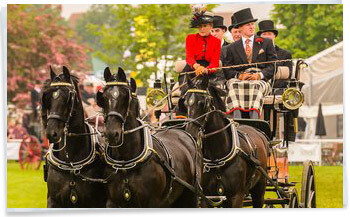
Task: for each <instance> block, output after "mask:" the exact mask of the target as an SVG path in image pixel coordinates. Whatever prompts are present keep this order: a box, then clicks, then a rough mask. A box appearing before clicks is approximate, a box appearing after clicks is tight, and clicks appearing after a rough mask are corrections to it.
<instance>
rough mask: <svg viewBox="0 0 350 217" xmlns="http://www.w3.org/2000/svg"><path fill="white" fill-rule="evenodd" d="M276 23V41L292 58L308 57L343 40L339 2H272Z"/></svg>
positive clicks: (341, 6) (341, 9) (273, 17)
mask: <svg viewBox="0 0 350 217" xmlns="http://www.w3.org/2000/svg"><path fill="white" fill-rule="evenodd" d="M272 19H273V20H274V21H275V23H276V24H277V25H278V27H280V26H281V28H279V29H278V30H279V34H278V37H277V39H276V44H278V45H279V46H281V47H282V48H283V49H287V50H289V51H291V52H292V54H293V57H294V58H307V57H310V56H312V55H314V54H316V53H318V52H320V51H322V50H324V49H326V48H328V47H330V46H332V45H334V44H336V43H338V42H340V41H342V40H343V5H342V4H288V5H287V4H283V5H274V9H273V11H272Z"/></svg>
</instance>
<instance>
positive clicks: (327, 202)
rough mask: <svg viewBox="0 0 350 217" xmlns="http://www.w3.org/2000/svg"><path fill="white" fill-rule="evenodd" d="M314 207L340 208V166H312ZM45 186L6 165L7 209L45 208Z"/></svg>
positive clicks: (295, 177)
mask: <svg viewBox="0 0 350 217" xmlns="http://www.w3.org/2000/svg"><path fill="white" fill-rule="evenodd" d="M302 170H303V167H302V166H290V167H289V172H290V181H295V182H298V184H297V186H296V187H297V190H298V194H299V198H300V193H301V191H300V187H301V184H300V182H301V176H302ZM315 176H316V196H317V207H324V208H326V207H328V208H330V207H336V208H342V207H343V167H342V166H322V167H318V166H315ZM46 194H47V190H46V183H45V182H44V179H43V170H42V166H41V167H40V170H21V169H20V167H19V164H18V163H17V162H8V163H7V207H8V208H45V207H46Z"/></svg>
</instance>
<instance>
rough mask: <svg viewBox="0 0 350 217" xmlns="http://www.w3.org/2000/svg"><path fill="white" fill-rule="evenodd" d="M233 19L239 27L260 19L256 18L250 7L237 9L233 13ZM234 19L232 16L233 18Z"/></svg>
mask: <svg viewBox="0 0 350 217" xmlns="http://www.w3.org/2000/svg"><path fill="white" fill-rule="evenodd" d="M232 16H233V20H234V21H235V24H236V26H237V27H239V26H241V25H244V24H247V23H250V22H256V21H257V20H258V19H254V18H253V15H252V12H251V10H250V8H245V9H242V10H240V11H237V12H236V13H234V14H233V15H232ZM231 19H232V18H231Z"/></svg>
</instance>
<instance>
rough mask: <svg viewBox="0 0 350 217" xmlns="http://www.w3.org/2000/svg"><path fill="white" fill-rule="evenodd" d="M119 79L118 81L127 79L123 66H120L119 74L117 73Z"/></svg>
mask: <svg viewBox="0 0 350 217" xmlns="http://www.w3.org/2000/svg"><path fill="white" fill-rule="evenodd" d="M117 80H118V81H124V82H125V81H126V75H125V72H124V70H123V69H122V68H120V67H118V74H117Z"/></svg>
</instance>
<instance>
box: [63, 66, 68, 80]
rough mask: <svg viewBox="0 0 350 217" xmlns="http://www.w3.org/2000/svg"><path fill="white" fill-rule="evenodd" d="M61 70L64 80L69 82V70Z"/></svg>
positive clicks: (65, 68) (64, 67) (64, 68)
mask: <svg viewBox="0 0 350 217" xmlns="http://www.w3.org/2000/svg"><path fill="white" fill-rule="evenodd" d="M62 70H63V75H64V78H65V79H66V80H68V81H69V80H70V72H69V69H68V68H67V67H66V66H63V68H62Z"/></svg>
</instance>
